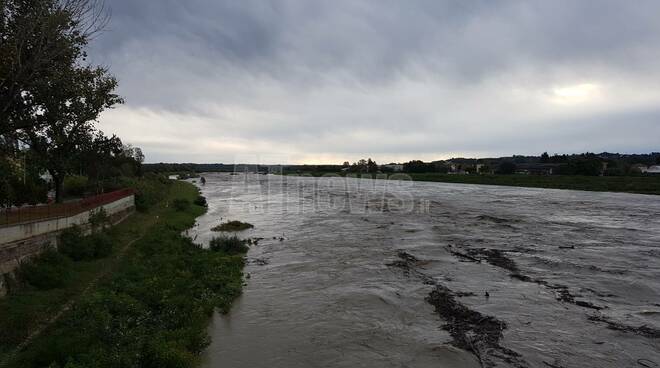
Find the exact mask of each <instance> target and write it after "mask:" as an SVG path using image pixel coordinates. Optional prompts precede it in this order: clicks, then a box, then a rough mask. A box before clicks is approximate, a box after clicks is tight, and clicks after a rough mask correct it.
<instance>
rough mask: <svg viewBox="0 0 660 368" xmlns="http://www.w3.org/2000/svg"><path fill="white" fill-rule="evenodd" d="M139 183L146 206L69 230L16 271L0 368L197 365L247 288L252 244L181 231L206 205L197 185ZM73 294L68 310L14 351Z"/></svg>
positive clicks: (1, 316) (6, 302)
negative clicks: (83, 232)
mask: <svg viewBox="0 0 660 368" xmlns="http://www.w3.org/2000/svg"><path fill="white" fill-rule="evenodd" d="M139 186H140V187H141V190H142V192H140V193H141V195H138V197H139V199H137V200H136V202H138V203H139V204H140V205H139V208H140V209H141V211H139V212H137V213H136V214H134V215H132V216H131V217H130V218H129V219H127V220H126V221H124V222H123V223H122V224H120V225H118V226H116V227H114V228H111V229H108V230H102V231H98V232H97V233H95V234H94V235H92V236H88V237H82V236H80V234H79V233H77V231H76V230H75V229H74V230H70V231H68V232H66V233H65V234H63V236H62V239H61V243H62V245H63V246H62V247H60V250H59V251H56V250H50V251H48V252H46V253H44V254H43V255H42V256H40V257H38V258H36V259H35V260H34V261H32V262H30V263H28V264H26V266H24V268H23V269H22V271H21V272H19V277H18V280H17V284H18V283H22V284H23V286H22V287H20V288H18V289H17V290H15V291H14V292H12V294H11V295H9V296H8V297H6V298H4V299H2V300H0V366H2V365H3V363H4V365H5V366H7V367H22V368H23V367H62V368H65V367H66V368H75V367H103V368H106V367H108V368H110V367H159V368H167V367H193V366H195V365H196V364H197V362H198V357H199V355H200V353H201V352H202V351H203V349H204V348H205V347H206V346H207V344H208V343H209V338H208V336H207V333H206V325H207V323H208V321H209V317H210V315H211V314H212V312H213V311H214V310H215V309H216V308H217V309H219V310H220V311H221V312H227V311H228V309H229V307H230V305H231V303H232V301H233V300H234V299H235V298H236V297H237V296H238V295H240V293H241V287H242V283H243V272H242V269H243V265H244V254H243V253H244V252H245V251H247V247H246V246H245V242H244V241H242V240H239V239H238V238H236V239H233V240H227V241H226V242H225V241H219V242H221V243H222V244H224V245H223V246H215V247H211V248H209V249H203V248H201V247H199V246H198V245H196V244H194V243H193V242H192V240H191V239H190V238H187V237H185V236H183V235H182V231H184V230H185V229H187V228H189V227H191V226H192V225H193V224H194V221H195V218H196V217H198V216H200V215H201V214H203V213H204V212H205V211H206V209H205V206H203V205H199V204H203V201H202V200H201V199H200V196H199V193H198V190H197V189H196V188H195V187H194V186H193V185H191V184H189V183H185V182H167V181H163V180H160V179H159V180H154V177H152V178H151V180H148V179H143V180H141V182H140V183H139ZM163 193H165V194H163ZM158 194H160V197H159V196H158ZM184 202H185V203H186V204H185V205H184V204H183V203H184ZM198 203H199V204H198ZM147 204H149V205H147ZM136 239H137V240H136ZM76 243H77V244H78V246H79V247H75V246H74V245H75V244H76ZM28 275H30V276H28ZM99 277H100V279H99V280H98V282H96V283H95V282H94V280H95V279H96V278H99ZM90 285H91V286H90ZM69 300H73V301H74V304H73V307H72V308H71V309H70V310H68V311H66V312H65V313H64V314H63V315H62V317H61V318H59V319H58V320H57V321H56V322H55V323H54V324H53V325H51V326H49V327H48V328H47V329H46V330H45V331H44V332H43V333H42V334H41V335H39V336H38V337H36V338H35V339H34V340H32V341H31V343H30V344H28V345H27V346H26V347H24V349H22V350H21V351H19V352H18V353H17V354H16V355H12V354H9V353H10V352H12V351H13V350H14V349H15V348H16V347H17V346H19V345H20V344H21V343H22V342H23V341H25V339H26V338H27V337H28V336H29V335H30V334H31V333H33V332H34V330H35V329H36V328H38V326H39V325H40V324H41V323H44V322H46V321H48V320H49V319H50V318H51V317H52V316H53V315H54V314H55V313H57V311H58V310H60V309H61V308H62V306H63V305H64V304H65V303H66V302H67V301H69Z"/></svg>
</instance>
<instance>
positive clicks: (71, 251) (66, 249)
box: [58, 226, 113, 262]
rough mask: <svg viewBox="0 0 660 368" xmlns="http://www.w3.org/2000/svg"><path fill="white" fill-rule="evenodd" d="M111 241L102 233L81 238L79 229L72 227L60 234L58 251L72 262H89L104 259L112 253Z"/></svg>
mask: <svg viewBox="0 0 660 368" xmlns="http://www.w3.org/2000/svg"><path fill="white" fill-rule="evenodd" d="M112 247H113V243H112V239H111V238H110V236H108V234H106V233H104V232H99V233H95V234H93V235H90V236H83V235H82V232H81V231H80V228H79V227H77V226H73V227H71V228H68V229H66V230H64V231H63V232H62V234H60V238H59V245H58V248H59V251H60V252H61V253H62V254H65V255H66V256H67V257H69V258H71V259H72V260H74V261H76V262H79V261H89V260H94V259H99V258H105V257H107V256H109V255H110V254H111V253H112Z"/></svg>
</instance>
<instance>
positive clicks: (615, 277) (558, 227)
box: [191, 174, 660, 368]
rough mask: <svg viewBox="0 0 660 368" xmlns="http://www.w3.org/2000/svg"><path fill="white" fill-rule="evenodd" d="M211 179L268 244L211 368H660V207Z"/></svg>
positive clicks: (435, 189)
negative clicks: (484, 367)
mask: <svg viewBox="0 0 660 368" xmlns="http://www.w3.org/2000/svg"><path fill="white" fill-rule="evenodd" d="M205 176H206V179H207V183H206V185H205V186H203V187H202V192H203V194H204V195H205V196H206V197H207V199H208V202H209V211H208V213H207V214H206V215H204V216H202V217H200V218H199V219H198V220H199V223H198V225H197V226H196V227H195V229H194V230H193V231H192V232H191V235H192V236H193V237H195V238H196V241H197V242H200V243H203V242H205V241H208V239H209V238H210V237H211V236H213V235H217V234H214V233H212V232H211V231H210V228H211V227H213V226H215V225H217V224H219V223H220V222H221V221H226V220H241V221H247V222H250V223H252V224H254V225H255V228H254V229H252V230H249V231H245V232H242V233H241V236H242V237H246V238H247V237H249V238H253V239H258V238H263V239H262V240H260V241H259V242H258V244H257V245H255V246H252V247H251V249H250V251H249V253H248V255H247V258H248V265H247V267H246V273H247V274H249V278H246V286H245V289H244V295H243V296H242V297H241V298H240V299H238V300H237V301H236V303H235V304H234V306H233V308H232V310H231V312H230V313H229V314H228V315H224V316H223V315H216V316H215V317H214V319H213V321H212V324H211V326H210V330H209V334H210V335H211V337H212V343H211V345H210V346H209V348H208V350H207V353H206V354H205V356H204V357H203V360H204V362H203V366H204V367H214V368H215V367H226V368H260V367H268V368H295V367H301V368H302V367H305V368H306V367H347V368H348V367H350V368H355V367H374V368H382V367H480V366H486V367H492V366H495V367H551V368H552V367H566V368H567V367H659V366H660V197H656V196H644V195H632V194H613V193H589V192H578V191H560V190H546V189H526V188H506V187H495V186H479V185H458V184H444V183H423V182H415V183H411V182H406V181H393V180H371V179H357V178H321V179H319V178H301V177H282V176H275V175H247V176H246V175H229V174H208V175H205Z"/></svg>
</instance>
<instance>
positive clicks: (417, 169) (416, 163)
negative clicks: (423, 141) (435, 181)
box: [403, 160, 435, 173]
mask: <svg viewBox="0 0 660 368" xmlns="http://www.w3.org/2000/svg"><path fill="white" fill-rule="evenodd" d="M403 171H405V172H409V173H425V172H432V171H435V166H434V165H433V164H427V163H425V162H424V161H421V160H412V161H410V162H407V163H405V164H403Z"/></svg>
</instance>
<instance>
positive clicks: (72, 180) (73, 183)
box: [64, 175, 88, 197]
mask: <svg viewBox="0 0 660 368" xmlns="http://www.w3.org/2000/svg"><path fill="white" fill-rule="evenodd" d="M87 184H88V179H87V177H86V176H80V175H74V176H67V177H66V178H64V194H65V195H66V196H71V197H80V196H82V195H83V194H85V192H86V191H87Z"/></svg>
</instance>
